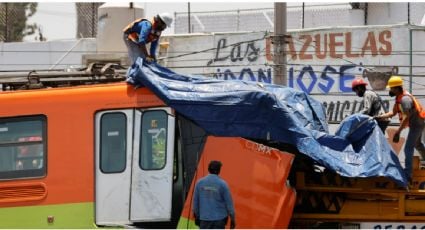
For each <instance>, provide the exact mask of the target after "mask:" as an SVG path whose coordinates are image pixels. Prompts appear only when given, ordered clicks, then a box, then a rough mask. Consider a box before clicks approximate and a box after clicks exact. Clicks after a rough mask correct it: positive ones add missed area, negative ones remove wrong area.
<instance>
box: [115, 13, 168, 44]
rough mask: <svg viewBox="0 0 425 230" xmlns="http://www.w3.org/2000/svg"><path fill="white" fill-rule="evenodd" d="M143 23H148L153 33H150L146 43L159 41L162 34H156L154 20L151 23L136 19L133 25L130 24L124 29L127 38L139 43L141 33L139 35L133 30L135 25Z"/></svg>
mask: <svg viewBox="0 0 425 230" xmlns="http://www.w3.org/2000/svg"><path fill="white" fill-rule="evenodd" d="M141 21H148V22H150V23H151V25H152V29H151V31H150V33H149V35H148V38H147V40H146V43H149V42H153V41H156V40H158V39H159V37H160V36H161V32H160V31H157V33H155V30H154V25H155V24H154V22H153V20H152V21H149V20H148V19H146V18H139V19H136V20H135V21H133V22H132V23H130V24H128V25H127V26H126V27H125V28H124V30H123V32H124V33H125V34H127V38H128V39H130V40H131V41H133V42H134V43H139V33H138V31H137V32H136V31H132V29H133V26H134V25H135V24H137V23H139V22H141Z"/></svg>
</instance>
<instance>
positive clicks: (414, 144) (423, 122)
mask: <svg viewBox="0 0 425 230" xmlns="http://www.w3.org/2000/svg"><path fill="white" fill-rule="evenodd" d="M387 88H389V94H390V96H391V97H394V96H395V97H396V99H395V104H394V107H393V110H392V111H390V112H388V113H385V114H383V115H380V116H378V117H377V118H378V119H382V118H390V117H393V116H395V115H396V114H398V116H399V120H400V126H399V128H398V129H397V131H396V133H395V134H394V137H393V142H395V143H397V142H398V141H399V139H400V133H401V131H402V130H403V129H404V128H406V127H409V133H408V134H407V139H406V144H405V146H404V154H405V162H404V163H405V169H404V170H405V173H406V176H407V178H408V179H409V180H411V178H412V160H413V151H414V149H415V148H416V149H417V150H418V152H419V153H420V154H421V156H422V158H423V159H425V145H424V143H423V142H422V135H423V131H424V127H425V111H424V109H423V107H422V106H421V104H420V103H419V101H418V100H417V99H416V98H415V97H414V96H413V95H411V94H409V93H408V92H407V91H406V90H404V89H403V79H401V77H399V76H392V77H391V78H390V79H389V80H388V85H387Z"/></svg>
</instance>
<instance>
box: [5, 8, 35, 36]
mask: <svg viewBox="0 0 425 230" xmlns="http://www.w3.org/2000/svg"><path fill="white" fill-rule="evenodd" d="M37 6H38V3H36V2H16V3H15V2H13V3H0V36H1V38H2V40H3V41H6V42H19V41H22V40H23V38H24V37H25V36H27V35H31V34H34V33H35V32H36V31H37V29H38V25H37V24H36V23H33V24H27V21H28V18H29V17H31V16H33V15H34V14H35V12H36V11H37Z"/></svg>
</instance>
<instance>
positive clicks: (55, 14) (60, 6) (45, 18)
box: [24, 2, 274, 41]
mask: <svg viewBox="0 0 425 230" xmlns="http://www.w3.org/2000/svg"><path fill="white" fill-rule="evenodd" d="M135 4H137V5H138V6H141V7H143V8H144V9H145V14H146V16H147V17H148V18H151V17H152V16H154V15H156V14H158V13H161V12H169V13H170V14H172V15H174V12H187V9H188V3H187V2H146V3H142V2H136V3H135ZM273 5H274V3H273V2H191V3H190V9H191V11H192V12H199V11H214V10H236V9H258V8H273ZM28 23H37V24H38V25H40V26H41V31H42V33H43V36H44V37H47V39H48V41H52V40H61V39H75V37H76V30H77V19H76V8H75V3H74V2H39V4H38V8H37V12H36V13H35V14H34V15H33V16H32V17H31V18H29V20H28ZM172 31H173V30H172ZM36 36H38V34H36V35H31V36H27V37H25V38H24V41H35V37H36Z"/></svg>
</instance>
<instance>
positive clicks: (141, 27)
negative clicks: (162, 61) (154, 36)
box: [131, 20, 159, 55]
mask: <svg viewBox="0 0 425 230" xmlns="http://www.w3.org/2000/svg"><path fill="white" fill-rule="evenodd" d="M131 31H135V32H137V33H138V34H139V41H138V44H145V45H146V44H147V40H148V37H149V34H150V33H151V31H152V23H151V22H149V21H147V20H142V21H140V22H139V23H135V24H134V25H133V27H132V28H131ZM158 40H159V39H158ZM158 40H155V41H153V42H151V48H150V54H151V55H155V52H156V47H157V46H158Z"/></svg>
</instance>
